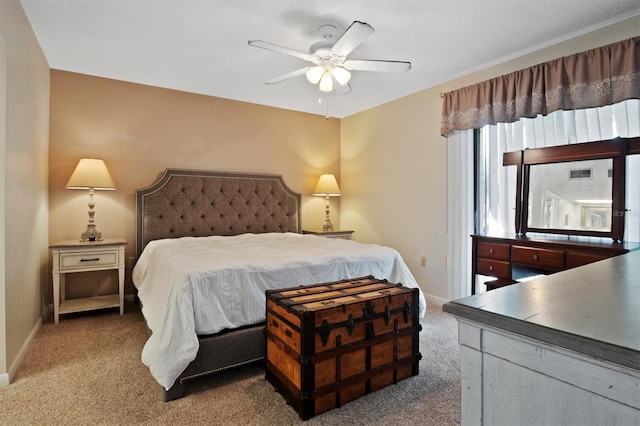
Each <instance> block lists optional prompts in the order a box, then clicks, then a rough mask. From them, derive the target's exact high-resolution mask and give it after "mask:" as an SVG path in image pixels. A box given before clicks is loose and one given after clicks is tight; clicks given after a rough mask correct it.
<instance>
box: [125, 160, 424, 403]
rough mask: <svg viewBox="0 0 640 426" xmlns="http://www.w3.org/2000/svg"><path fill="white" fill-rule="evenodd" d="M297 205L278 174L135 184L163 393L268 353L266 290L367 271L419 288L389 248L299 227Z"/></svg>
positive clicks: (148, 316)
mask: <svg viewBox="0 0 640 426" xmlns="http://www.w3.org/2000/svg"><path fill="white" fill-rule="evenodd" d="M300 204H301V197H300V194H297V193H295V192H293V191H292V190H290V189H289V188H288V187H287V185H286V184H285V183H284V181H283V179H282V176H280V175H272V174H251V173H230V172H212V171H199V170H182V169H167V170H165V172H164V174H163V175H162V176H161V177H160V179H159V180H158V181H157V182H155V183H154V184H152V185H151V186H149V187H147V188H144V189H140V190H137V191H136V254H137V262H136V266H135V268H134V271H133V281H134V285H135V286H136V289H137V290H138V299H139V300H140V302H141V305H142V312H143V315H144V317H145V321H146V323H147V326H148V328H149V329H150V337H149V340H148V341H147V342H146V343H145V346H144V348H143V352H142V361H143V363H144V364H145V365H147V366H148V367H149V369H150V371H151V374H152V375H153V376H154V378H155V379H156V380H157V381H158V383H160V384H161V385H162V386H163V388H164V400H165V401H169V400H172V399H176V398H180V397H181V396H182V395H183V394H184V391H185V384H186V382H187V381H188V380H189V379H192V378H196V377H199V376H203V375H206V374H211V373H215V372H218V371H222V370H226V369H229V368H233V367H238V366H241V365H244V364H247V363H252V362H256V361H260V360H262V359H263V358H264V354H265V338H264V334H263V328H264V313H265V311H264V309H265V308H264V297H265V296H264V291H265V290H266V289H273V288H283V287H294V286H300V285H306V284H315V283H318V282H328V281H336V280H341V279H348V278H357V277H359V276H365V275H374V276H376V277H377V278H384V279H388V280H389V281H392V282H401V283H402V284H404V285H406V286H409V287H418V284H417V283H416V282H415V279H414V278H413V276H412V275H411V273H410V271H409V269H408V268H407V266H406V264H405V263H404V262H403V260H402V258H401V257H400V255H399V254H398V253H397V252H396V251H395V250H393V249H391V248H388V247H383V246H378V245H372V244H361V243H358V242H356V241H349V240H338V239H332V238H320V237H317V236H313V235H302V234H301V233H300V232H301V227H300ZM235 253H239V254H235ZM420 298H421V315H423V314H424V312H425V309H426V303H425V301H424V296H423V295H422V293H421V294H420Z"/></svg>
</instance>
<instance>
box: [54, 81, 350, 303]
mask: <svg viewBox="0 0 640 426" xmlns="http://www.w3.org/2000/svg"><path fill="white" fill-rule="evenodd" d="M49 150H50V157H49V197H50V203H49V206H50V214H49V240H50V242H52V243H53V242H55V241H57V240H61V239H74V238H78V237H79V236H80V234H81V233H82V231H83V230H84V229H85V227H86V223H87V219H88V215H87V202H88V199H89V196H88V192H85V191H79V190H67V189H65V184H66V182H67V180H68V179H69V177H70V176H71V173H72V172H73V169H74V167H75V166H76V163H77V162H78V160H79V159H80V158H82V157H96V158H102V159H103V160H105V162H106V164H107V167H108V168H109V171H110V173H111V176H112V177H113V180H114V182H115V184H116V187H117V190H116V191H96V195H95V203H96V207H95V209H96V216H95V219H96V224H97V226H98V228H99V229H100V231H101V232H102V234H103V236H104V237H115V236H124V237H125V238H126V239H127V240H128V241H129V245H128V247H127V256H128V257H129V256H134V253H135V190H136V188H144V187H146V186H148V185H150V184H151V183H153V182H154V181H155V180H156V179H157V178H158V177H159V176H160V174H161V173H162V172H163V171H164V169H165V168H168V167H182V168H190V169H206V170H219V171H244V172H260V173H276V174H282V175H283V178H284V180H285V182H286V183H287V185H288V186H289V187H290V188H291V189H293V190H294V191H296V192H300V193H302V194H303V201H302V225H303V227H305V228H318V227H320V226H322V223H323V221H324V220H323V218H324V201H323V199H322V198H320V197H313V196H311V195H310V194H311V192H312V191H313V189H314V186H315V184H316V181H317V179H318V177H319V176H320V174H322V173H334V174H335V175H336V177H337V178H338V179H339V178H340V165H339V161H340V121H339V120H336V119H329V120H327V119H325V118H324V117H322V116H318V115H311V114H304V113H299V112H293V111H288V110H283V109H276V108H269V107H263V106H258V105H253V104H248V103H243V102H236V101H230V100H225V99H220V98H213V97H208V96H201V95H195V94H190V93H184V92H178V91H173V90H166V89H161V88H157V87H150V86H143V85H139V84H131V83H125V82H121V81H115V80H108V79H103V78H98V77H91V76H86V75H81V74H74V73H68V72H63V71H56V70H52V71H51V126H50V145H49ZM332 208H335V210H334V212H333V213H334V214H333V216H332V217H333V219H334V221H335V222H334V225H336V226H339V200H336V199H332ZM83 275H84V276H82V275H80V274H73V275H70V276H69V281H70V283H69V288H68V291H69V294H70V295H71V296H77V295H86V294H103V293H106V292H109V291H112V290H115V287H114V283H113V282H112V281H113V280H112V277H113V275H112V274H110V273H108V272H104V273H90V274H83ZM129 277H130V269H127V281H129V280H130V278H129ZM80 280H82V282H81V281H80ZM132 292H133V288H132V287H131V284H130V283H129V286H128V288H127V293H132ZM46 297H47V300H49V301H50V300H51V290H48V291H47V295H46Z"/></svg>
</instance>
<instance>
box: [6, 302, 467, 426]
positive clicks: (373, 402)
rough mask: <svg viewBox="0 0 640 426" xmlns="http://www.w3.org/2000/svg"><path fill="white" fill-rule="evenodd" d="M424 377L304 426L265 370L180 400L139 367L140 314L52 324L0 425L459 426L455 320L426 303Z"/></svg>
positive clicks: (248, 371)
mask: <svg viewBox="0 0 640 426" xmlns="http://www.w3.org/2000/svg"><path fill="white" fill-rule="evenodd" d="M422 326H423V330H422V332H421V334H420V352H421V353H422V360H421V361H420V373H419V375H417V376H414V377H411V378H409V379H406V380H403V381H401V382H399V383H398V384H396V385H391V386H388V387H386V388H384V389H381V390H379V391H377V392H374V393H371V394H369V395H366V396H365V397H363V398H360V399H358V400H356V401H352V402H350V403H348V404H345V405H343V406H342V407H341V408H337V409H334V410H331V411H328V412H326V413H322V414H320V415H318V416H316V417H313V418H312V419H309V420H307V421H306V422H303V421H301V420H300V418H299V417H298V414H297V413H296V412H295V411H294V410H293V409H292V408H291V407H290V406H288V405H287V404H286V402H285V400H284V398H283V397H282V396H281V395H280V394H278V393H277V392H276V391H275V390H274V388H273V386H271V384H270V383H269V382H267V381H266V380H265V378H264V367H263V365H262V364H260V363H259V364H254V365H250V366H245V367H241V368H238V369H235V370H232V371H227V372H223V373H219V374H217V375H213V376H209V377H204V378H200V379H196V380H192V381H191V382H190V383H189V385H188V386H187V395H186V396H185V397H184V398H181V399H179V400H175V401H171V402H162V389H161V387H160V385H159V384H158V383H157V382H155V380H154V379H153V378H152V376H151V374H150V373H149V370H148V369H147V368H146V367H145V366H144V365H143V364H142V362H141V361H140V354H141V351H142V347H143V345H144V342H145V341H146V339H147V331H146V328H145V324H144V319H143V317H142V315H141V313H140V310H139V307H138V306H137V305H135V304H128V305H127V306H126V312H125V315H124V316H120V315H118V313H117V310H104V311H96V312H93V313H90V314H78V315H69V316H64V317H63V318H61V320H60V323H59V325H57V326H56V325H53V323H51V322H47V323H45V324H44V325H43V326H42V329H41V330H40V332H39V334H38V336H37V337H36V338H35V340H34V342H33V344H32V345H31V347H30V348H29V351H28V353H27V355H26V357H25V359H24V361H23V362H22V364H21V366H20V368H19V369H18V371H17V373H16V375H15V377H14V379H13V382H12V383H11V384H10V385H9V386H6V387H3V388H0V423H2V424H11V425H30V424H68V425H89V424H99V425H132V424H141V425H145V424H148V425H183V424H189V425H197V424H203V425H204V424H225V425H243V426H244V425H247V426H248V425H299V424H305V425H309V426H312V425H324V424H327V425H329V424H331V425H340V424H350V425H385V426H388V425H396V424H402V425H457V424H459V423H460V367H459V365H460V356H459V348H458V343H457V334H458V333H457V322H456V320H455V319H454V318H453V317H451V316H449V315H447V314H445V313H443V312H442V310H441V309H440V307H439V306H436V305H432V304H429V306H428V309H427V315H426V317H425V318H424V319H423V320H422Z"/></svg>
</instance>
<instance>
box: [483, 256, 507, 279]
mask: <svg viewBox="0 0 640 426" xmlns="http://www.w3.org/2000/svg"><path fill="white" fill-rule="evenodd" d="M476 273H478V274H480V275H488V276H490V277H496V278H507V279H508V278H509V262H503V261H500V260H493V259H481V258H478V260H477V262H476Z"/></svg>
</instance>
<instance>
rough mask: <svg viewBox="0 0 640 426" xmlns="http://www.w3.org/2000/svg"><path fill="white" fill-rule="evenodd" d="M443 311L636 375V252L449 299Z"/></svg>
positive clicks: (639, 351) (639, 280) (639, 350)
mask: <svg viewBox="0 0 640 426" xmlns="http://www.w3.org/2000/svg"><path fill="white" fill-rule="evenodd" d="M443 311H445V312H448V313H450V314H453V315H455V316H458V317H460V318H465V319H468V320H471V321H474V322H476V323H480V324H483V325H487V326H490V327H494V328H498V329H502V330H505V331H508V332H513V333H516V334H520V335H523V336H527V337H531V338H534V339H537V340H540V341H543V342H546V343H549V344H553V345H556V346H560V347H563V348H566V349H570V350H573V351H577V352H580V353H583V354H587V355H589V356H593V357H594V358H597V359H601V360H605V361H610V362H613V363H616V364H619V365H624V366H627V367H630V368H634V369H636V370H640V251H633V252H630V253H627V254H624V255H621V256H616V257H612V258H610V259H606V260H602V261H599V262H596V263H592V264H589V265H585V266H581V267H579V268H574V269H570V270H567V271H562V272H558V273H555V274H552V275H548V276H545V277H542V278H539V279H535V280H532V281H528V282H524V283H519V284H514V285H511V286H507V287H502V288H499V289H496V290H492V291H489V292H486V293H482V294H476V295H474V296H470V297H466V298H463V299H458V300H454V301H452V302H449V303H446V304H445V305H444V306H443Z"/></svg>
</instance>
